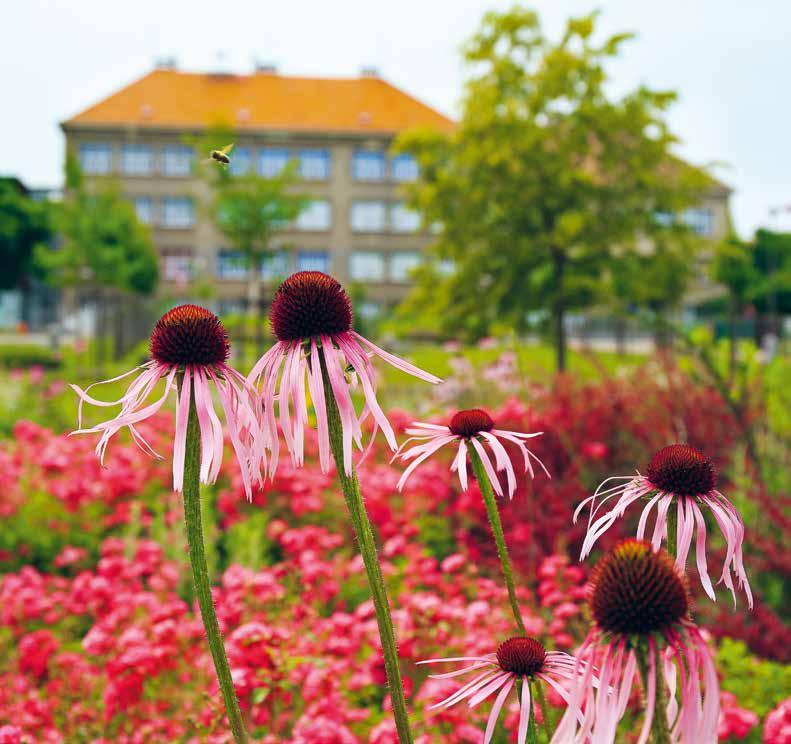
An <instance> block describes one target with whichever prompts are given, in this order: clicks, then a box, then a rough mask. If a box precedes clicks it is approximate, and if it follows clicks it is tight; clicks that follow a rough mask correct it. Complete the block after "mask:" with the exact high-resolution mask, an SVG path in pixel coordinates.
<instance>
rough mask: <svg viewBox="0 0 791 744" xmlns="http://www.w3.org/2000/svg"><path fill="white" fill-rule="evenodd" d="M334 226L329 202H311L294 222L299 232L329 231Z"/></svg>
mask: <svg viewBox="0 0 791 744" xmlns="http://www.w3.org/2000/svg"><path fill="white" fill-rule="evenodd" d="M331 225H332V211H331V209H330V203H329V202H328V201H313V202H310V203H309V204H308V205H307V206H306V207H305V208H304V209H303V210H302V211H301V212H300V213H299V214H298V215H297V219H296V220H295V221H294V226H295V227H296V228H297V230H329V229H330V226H331Z"/></svg>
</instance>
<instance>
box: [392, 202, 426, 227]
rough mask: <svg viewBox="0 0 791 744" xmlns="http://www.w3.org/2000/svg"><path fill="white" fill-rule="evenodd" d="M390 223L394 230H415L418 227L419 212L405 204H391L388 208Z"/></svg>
mask: <svg viewBox="0 0 791 744" xmlns="http://www.w3.org/2000/svg"><path fill="white" fill-rule="evenodd" d="M390 225H391V226H392V228H393V230H394V231H395V232H415V231H416V230H418V228H420V214H419V213H418V212H415V211H414V210H413V209H409V208H408V207H407V206H406V204H402V203H399V204H393V206H392V207H391V209H390Z"/></svg>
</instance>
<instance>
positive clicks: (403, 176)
mask: <svg viewBox="0 0 791 744" xmlns="http://www.w3.org/2000/svg"><path fill="white" fill-rule="evenodd" d="M390 172H391V173H392V175H393V180H394V181H402V182H403V181H417V178H418V176H419V175H420V168H419V167H418V164H417V160H415V159H414V158H413V157H412V156H411V155H396V156H395V157H394V158H393V159H392V160H391V161H390Z"/></svg>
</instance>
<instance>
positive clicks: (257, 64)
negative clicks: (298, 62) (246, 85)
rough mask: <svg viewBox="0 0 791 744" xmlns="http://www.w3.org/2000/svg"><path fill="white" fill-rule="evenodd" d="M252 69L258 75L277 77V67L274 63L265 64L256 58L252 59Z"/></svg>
mask: <svg viewBox="0 0 791 744" xmlns="http://www.w3.org/2000/svg"><path fill="white" fill-rule="evenodd" d="M253 69H254V70H255V71H256V72H257V73H258V74H259V75H277V65H276V64H275V63H274V62H265V61H264V60H261V59H258V58H257V57H256V58H254V59H253Z"/></svg>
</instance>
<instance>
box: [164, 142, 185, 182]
mask: <svg viewBox="0 0 791 744" xmlns="http://www.w3.org/2000/svg"><path fill="white" fill-rule="evenodd" d="M162 172H163V173H164V174H165V175H166V176H188V175H189V174H190V173H191V172H192V148H191V147H187V146H186V145H167V146H166V147H163V148H162Z"/></svg>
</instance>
